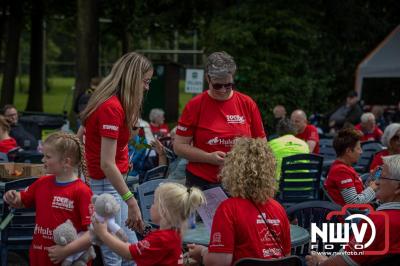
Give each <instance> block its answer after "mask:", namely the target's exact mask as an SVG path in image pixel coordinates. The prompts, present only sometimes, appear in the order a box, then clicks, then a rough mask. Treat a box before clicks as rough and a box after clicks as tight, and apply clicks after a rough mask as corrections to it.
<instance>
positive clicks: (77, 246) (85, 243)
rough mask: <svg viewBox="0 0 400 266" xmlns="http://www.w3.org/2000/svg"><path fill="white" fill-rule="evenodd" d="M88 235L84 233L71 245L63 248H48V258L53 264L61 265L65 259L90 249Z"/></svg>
mask: <svg viewBox="0 0 400 266" xmlns="http://www.w3.org/2000/svg"><path fill="white" fill-rule="evenodd" d="M91 245H92V243H91V242H90V233H89V231H86V232H85V233H84V234H82V236H80V237H78V238H77V239H75V240H74V241H72V242H71V243H69V244H68V245H65V246H59V245H55V246H52V247H50V248H49V257H50V260H51V262H53V263H54V264H58V263H61V262H62V261H63V260H64V259H65V258H66V257H68V256H70V255H72V254H75V253H77V252H80V251H84V250H87V249H88V248H90V246H91Z"/></svg>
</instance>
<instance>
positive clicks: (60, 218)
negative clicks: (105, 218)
mask: <svg viewBox="0 0 400 266" xmlns="http://www.w3.org/2000/svg"><path fill="white" fill-rule="evenodd" d="M91 197H92V191H91V190H90V188H89V187H88V186H87V185H86V184H85V183H83V182H82V181H81V180H80V179H77V180H75V181H73V182H70V183H67V184H59V183H56V179H55V176H54V175H47V176H42V177H40V178H39V179H38V180H37V181H35V182H34V183H33V184H32V185H30V186H29V187H28V188H27V189H25V191H22V192H21V201H22V203H23V204H24V206H25V207H27V208H35V209H36V219H35V223H36V225H35V231H34V233H33V240H32V245H31V248H30V251H29V259H30V265H31V266H35V265H38V266H43V265H54V264H53V263H52V262H51V261H50V259H49V254H48V252H47V249H48V247H51V246H54V245H55V243H54V241H53V230H54V229H55V228H56V227H57V226H59V225H60V224H62V223H64V222H65V221H66V220H67V219H69V220H71V222H72V223H73V225H74V227H75V228H76V230H77V231H78V232H80V231H86V230H87V227H88V225H89V224H90V217H91V211H90V209H91Z"/></svg>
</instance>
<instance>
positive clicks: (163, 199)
mask: <svg viewBox="0 0 400 266" xmlns="http://www.w3.org/2000/svg"><path fill="white" fill-rule="evenodd" d="M204 202H205V199H204V195H203V193H202V192H201V191H200V190H199V189H197V188H190V189H188V188H186V187H185V186H183V185H181V184H177V183H163V184H160V186H159V187H158V188H157V189H156V191H155V193H154V203H153V205H152V206H151V209H150V215H151V220H152V222H153V223H155V224H158V225H159V226H160V229H159V230H156V231H153V232H150V233H149V234H148V235H147V236H146V237H145V238H144V239H143V240H142V241H139V242H138V243H134V244H130V243H124V242H122V241H121V240H119V239H118V238H116V237H115V236H113V235H112V234H110V233H109V232H108V231H107V224H106V223H99V222H98V221H96V220H95V219H94V221H93V227H94V232H95V233H96V234H97V236H98V237H100V239H101V240H102V241H103V242H104V243H105V244H106V245H107V246H109V247H110V249H111V250H113V251H114V252H116V253H117V254H119V255H120V256H122V257H123V258H125V259H131V260H134V261H135V262H136V263H137V265H138V266H144V265H160V266H161V265H169V266H173V265H183V256H182V229H183V227H184V226H185V225H186V224H187V219H188V218H189V215H190V214H191V213H193V212H194V210H195V209H196V208H197V207H199V206H200V205H201V204H203V203H204Z"/></svg>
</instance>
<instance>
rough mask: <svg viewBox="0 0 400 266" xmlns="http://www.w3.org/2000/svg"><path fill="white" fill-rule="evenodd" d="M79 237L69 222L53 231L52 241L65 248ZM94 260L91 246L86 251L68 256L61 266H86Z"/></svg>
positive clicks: (94, 254) (94, 255) (94, 256)
mask: <svg viewBox="0 0 400 266" xmlns="http://www.w3.org/2000/svg"><path fill="white" fill-rule="evenodd" d="M78 237H79V235H78V233H77V232H76V229H75V227H74V225H73V224H72V222H71V221H70V220H67V221H65V222H64V223H62V224H60V225H59V226H57V227H56V229H54V230H53V239H54V242H55V243H56V244H57V245H60V246H65V245H67V244H69V243H71V242H72V241H74V240H75V239H77V238H78ZM94 258H96V253H95V251H94V248H93V247H92V246H91V247H90V248H89V249H88V250H86V251H81V252H77V253H75V254H73V255H70V256H68V257H67V258H65V259H64V261H63V262H62V263H61V266H86V265H87V262H88V261H89V260H92V259H94Z"/></svg>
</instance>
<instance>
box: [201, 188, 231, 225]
mask: <svg viewBox="0 0 400 266" xmlns="http://www.w3.org/2000/svg"><path fill="white" fill-rule="evenodd" d="M203 193H204V196H205V197H206V201H207V204H204V205H202V206H200V207H199V208H198V209H197V212H198V213H199V215H200V217H201V219H202V220H203V223H204V225H205V226H206V228H207V230H208V231H209V232H210V231H211V226H212V221H213V218H214V214H215V211H216V210H217V208H218V206H219V204H220V203H221V202H223V201H224V200H226V199H227V198H228V197H227V196H226V194H225V192H224V191H223V190H222V189H221V188H220V187H215V188H210V189H207V190H204V191H203Z"/></svg>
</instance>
